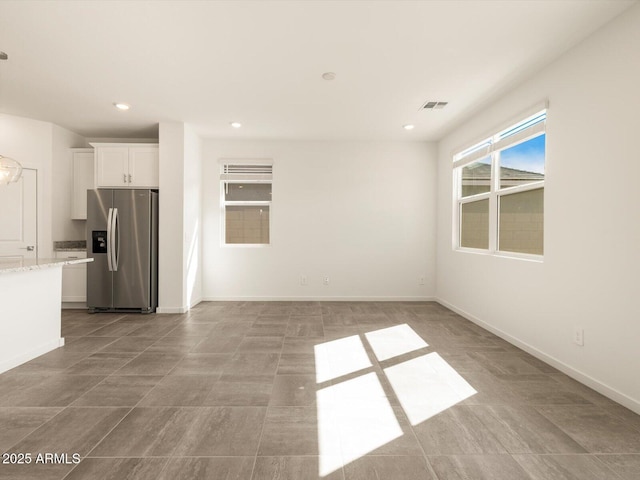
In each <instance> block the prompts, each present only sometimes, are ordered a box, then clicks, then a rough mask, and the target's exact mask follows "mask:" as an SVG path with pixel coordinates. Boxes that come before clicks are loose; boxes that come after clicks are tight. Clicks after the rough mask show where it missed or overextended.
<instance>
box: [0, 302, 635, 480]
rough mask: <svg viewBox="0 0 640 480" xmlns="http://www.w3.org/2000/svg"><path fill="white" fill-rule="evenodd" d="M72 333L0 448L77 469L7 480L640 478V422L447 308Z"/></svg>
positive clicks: (128, 322) (323, 305) (0, 437)
mask: <svg viewBox="0 0 640 480" xmlns="http://www.w3.org/2000/svg"><path fill="white" fill-rule="evenodd" d="M63 336H64V337H65V338H66V341H67V344H66V345H65V346H64V347H63V348H60V349H57V350H55V351H53V352H51V353H49V354H46V355H44V356H42V357H39V358H37V359H35V360H33V361H31V362H29V363H27V364H25V365H22V366H20V367H18V368H16V369H13V370H11V371H9V372H6V373H4V374H2V375H0V452H3V453H4V452H10V453H31V454H32V455H33V456H34V457H33V460H36V459H37V458H36V457H35V456H36V455H37V454H38V453H42V454H44V453H57V454H68V455H69V457H70V458H69V460H68V461H67V462H63V463H50V462H49V463H41V462H35V461H32V463H30V464H28V465H24V464H23V465H16V464H14V465H10V464H0V479H12V480H18V479H27V478H29V479H65V480H76V479H83V480H85V479H118V480H121V479H153V480H155V479H160V480H164V479H171V480H175V479H190V480H192V479H295V480H308V479H315V478H326V479H331V480H333V479H363V480H369V479H394V480H401V479H439V480H449V479H472V480H482V479H506V480H518V479H541V480H542V479H544V480H548V479H577V480H590V479H594V480H595V479H597V480H603V479H605V480H608V479H627V480H630V479H638V478H640V416H638V415H636V414H634V413H632V412H630V411H629V410H627V409H625V408H623V407H621V406H619V405H617V404H616V403H614V402H612V401H610V400H608V399H607V398H605V397H603V396H601V395H600V394H598V393H596V392H594V391H593V390H590V389H589V388H587V387H585V386H582V385H581V384H579V383H577V382H575V381H573V380H572V379H570V378H569V377H567V376H566V375H564V374H562V373H560V372H558V371H557V370H555V369H554V368H552V367H549V366H548V365H546V364H544V363H542V362H540V361H538V360H536V359H535V358H533V357H531V356H529V355H528V354H526V353H524V352H522V351H521V350H518V349H517V348H515V347H513V346H511V345H509V344H508V343H506V342H504V341H502V340H501V339H499V338H497V337H495V336H493V335H492V334H490V333H488V332H486V331H484V330H482V329H481V328H479V327H477V326H475V325H473V324H471V323H469V322H468V321H466V320H464V319H462V318H461V317H459V316H458V315H456V314H455V313H453V312H451V311H449V310H447V309H445V308H443V307H442V306H440V305H438V304H435V303H333V302H296V303H291V302H270V303H256V302H253V303H248V302H247V303H243V302H222V303H202V304H200V305H198V306H197V307H196V308H194V309H193V310H192V311H191V312H189V313H188V314H185V315H148V316H143V315H121V314H106V313H105V314H96V315H89V314H86V313H85V312H82V311H64V312H63ZM72 454H78V455H79V457H80V458H81V459H82V461H81V462H80V463H79V464H77V465H76V464H74V463H73V461H72V458H71V455H72ZM58 458H60V457H58Z"/></svg>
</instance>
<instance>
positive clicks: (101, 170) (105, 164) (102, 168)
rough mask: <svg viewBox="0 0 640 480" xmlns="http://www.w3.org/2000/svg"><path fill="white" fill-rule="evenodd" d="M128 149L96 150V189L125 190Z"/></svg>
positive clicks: (126, 184) (110, 148) (104, 148)
mask: <svg viewBox="0 0 640 480" xmlns="http://www.w3.org/2000/svg"><path fill="white" fill-rule="evenodd" d="M128 166H129V149H128V148H127V147H98V148H96V169H97V171H96V184H97V186H98V187H110V188H126V187H128V186H129V185H130V183H129V176H128V175H129V168H128Z"/></svg>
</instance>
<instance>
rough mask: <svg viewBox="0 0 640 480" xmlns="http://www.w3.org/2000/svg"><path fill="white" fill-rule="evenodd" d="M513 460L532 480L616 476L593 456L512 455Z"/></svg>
mask: <svg viewBox="0 0 640 480" xmlns="http://www.w3.org/2000/svg"><path fill="white" fill-rule="evenodd" d="M513 458H514V459H515V460H516V461H517V462H518V463H519V464H520V466H521V467H522V468H523V469H524V470H525V471H526V472H527V473H528V474H529V475H530V476H531V479H532V480H604V479H607V480H608V479H617V475H616V474H614V473H613V472H612V471H611V470H610V469H609V468H608V467H607V466H606V465H605V464H604V463H602V462H601V461H599V460H598V459H597V458H596V457H595V456H593V455H514V456H513ZM636 478H637V477H636Z"/></svg>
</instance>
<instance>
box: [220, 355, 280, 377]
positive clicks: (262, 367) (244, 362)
mask: <svg viewBox="0 0 640 480" xmlns="http://www.w3.org/2000/svg"><path fill="white" fill-rule="evenodd" d="M279 358H280V355H279V354H278V353H236V354H235V355H233V357H231V358H230V359H229V361H228V362H227V363H226V364H225V365H224V369H223V373H224V374H225V375H265V376H273V375H275V374H276V369H277V367H278V360H279Z"/></svg>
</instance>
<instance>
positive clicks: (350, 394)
mask: <svg viewBox="0 0 640 480" xmlns="http://www.w3.org/2000/svg"><path fill="white" fill-rule="evenodd" d="M316 398H317V408H318V440H319V456H320V459H319V473H320V475H321V476H326V475H328V474H330V473H332V472H334V471H336V470H338V469H339V468H341V467H342V466H343V465H346V464H348V463H350V462H352V461H354V460H357V459H358V458H360V457H362V456H363V455H366V454H367V453H369V452H372V451H374V450H376V449H377V448H379V447H381V446H383V445H385V444H387V443H389V442H391V441H393V440H394V439H396V438H398V437H401V436H402V435H403V432H402V429H401V428H400V425H399V423H398V420H397V419H396V416H395V413H394V411H393V409H392V408H391V405H390V404H389V400H388V399H387V397H386V395H385V392H384V390H383V388H382V385H381V384H380V381H379V380H378V377H377V375H376V374H375V373H368V374H365V375H362V376H359V377H356V378H354V379H351V380H346V381H344V382H340V383H338V384H336V385H332V386H330V387H327V388H323V389H321V390H318V392H317V397H316Z"/></svg>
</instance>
